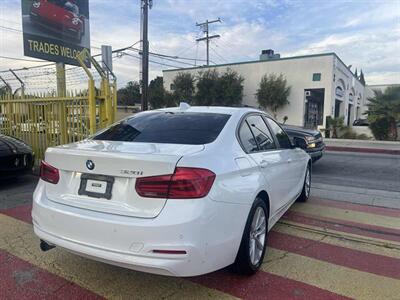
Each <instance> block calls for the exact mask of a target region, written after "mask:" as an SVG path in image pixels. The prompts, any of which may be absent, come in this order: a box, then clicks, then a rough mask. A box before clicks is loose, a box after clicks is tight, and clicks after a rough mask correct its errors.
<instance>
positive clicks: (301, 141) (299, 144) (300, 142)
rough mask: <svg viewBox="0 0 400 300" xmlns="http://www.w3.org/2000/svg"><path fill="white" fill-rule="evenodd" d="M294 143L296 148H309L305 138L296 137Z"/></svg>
mask: <svg viewBox="0 0 400 300" xmlns="http://www.w3.org/2000/svg"><path fill="white" fill-rule="evenodd" d="M293 144H294V146H295V147H296V148H301V149H303V150H304V149H307V143H306V141H305V140H304V139H303V138H299V137H294V138H293Z"/></svg>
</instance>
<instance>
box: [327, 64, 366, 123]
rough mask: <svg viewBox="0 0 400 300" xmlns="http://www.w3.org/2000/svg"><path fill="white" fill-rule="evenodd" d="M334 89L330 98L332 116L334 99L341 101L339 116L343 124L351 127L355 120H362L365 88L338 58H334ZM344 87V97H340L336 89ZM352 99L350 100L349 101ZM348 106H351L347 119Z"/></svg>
mask: <svg viewBox="0 0 400 300" xmlns="http://www.w3.org/2000/svg"><path fill="white" fill-rule="evenodd" d="M333 70H334V78H335V80H334V87H333V90H332V91H333V97H332V113H331V114H332V115H334V109H335V99H338V100H342V105H343V107H342V108H343V109H341V113H340V116H343V117H344V123H345V124H350V125H352V124H353V122H354V120H355V119H357V118H363V113H364V112H365V99H366V92H365V90H366V89H365V86H363V85H362V84H361V83H360V81H358V80H357V79H356V77H355V76H354V74H353V73H352V72H351V71H350V70H349V69H348V68H347V67H346V65H345V64H344V63H343V62H342V61H341V60H340V59H339V58H338V57H335V58H334V69H333ZM341 83H343V85H344V95H343V97H340V96H338V95H337V94H336V88H337V87H338V86H342V84H341ZM351 99H352V100H351ZM349 104H352V107H351V111H350V119H349V118H348V117H349Z"/></svg>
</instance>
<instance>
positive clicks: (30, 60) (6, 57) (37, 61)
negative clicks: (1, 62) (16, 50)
mask: <svg viewBox="0 0 400 300" xmlns="http://www.w3.org/2000/svg"><path fill="white" fill-rule="evenodd" d="M0 58H4V59H12V60H18V61H27V62H36V63H43V60H34V59H26V58H17V57H11V56H3V55H0Z"/></svg>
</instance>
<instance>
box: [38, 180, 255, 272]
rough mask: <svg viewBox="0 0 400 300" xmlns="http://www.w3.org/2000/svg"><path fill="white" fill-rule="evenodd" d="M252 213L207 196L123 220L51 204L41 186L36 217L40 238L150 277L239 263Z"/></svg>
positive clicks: (177, 202)
mask: <svg viewBox="0 0 400 300" xmlns="http://www.w3.org/2000/svg"><path fill="white" fill-rule="evenodd" d="M105 201H107V200H105ZM238 206H240V207H238ZM249 210H250V207H247V206H243V205H238V204H228V203H222V202H216V201H212V200H210V199H208V198H203V199H193V200H168V201H167V203H166V205H165V207H164V209H163V210H162V212H161V213H160V215H159V216H158V217H157V218H154V219H143V218H135V217H127V216H119V215H112V214H106V213H100V212H94V211H90V210H85V209H81V208H76V207H71V206H68V205H63V204H59V203H55V202H53V201H50V200H48V199H47V198H46V196H45V191H44V185H43V184H42V183H40V182H39V185H38V187H37V189H36V191H35V193H34V201H33V209H32V219H33V225H34V231H35V233H36V235H37V236H38V237H39V238H40V239H42V240H44V241H46V242H48V243H49V244H53V245H56V246H59V247H61V248H64V249H66V250H69V251H71V252H74V253H76V254H79V255H81V256H85V257H89V258H92V259H95V260H99V261H102V262H106V263H110V264H113V265H118V266H121V267H125V268H130V269H134V270H138V271H144V272H149V273H155V274H161V275H170V276H196V275H200V274H205V273H209V272H212V271H215V270H218V269H220V268H223V267H225V266H228V265H230V264H232V263H233V262H234V260H235V258H236V254H237V251H238V248H239V245H240V241H241V237H242V232H243V228H244V223H245V221H246V218H247V214H248V212H249ZM153 250H180V251H185V252H186V254H164V253H163V254H160V253H154V252H153Z"/></svg>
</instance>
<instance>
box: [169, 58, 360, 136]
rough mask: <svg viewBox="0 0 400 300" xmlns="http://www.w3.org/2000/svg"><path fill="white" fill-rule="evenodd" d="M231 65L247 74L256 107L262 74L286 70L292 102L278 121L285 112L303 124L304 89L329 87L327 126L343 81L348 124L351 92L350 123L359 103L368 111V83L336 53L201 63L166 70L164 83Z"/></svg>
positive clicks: (248, 99) (246, 97)
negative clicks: (180, 75)
mask: <svg viewBox="0 0 400 300" xmlns="http://www.w3.org/2000/svg"><path fill="white" fill-rule="evenodd" d="M227 68H230V69H232V70H234V71H237V72H238V73H239V74H240V75H242V76H243V77H244V78H245V80H244V83H243V104H246V105H251V106H255V107H258V106H259V105H258V103H257V99H256V92H257V89H258V85H259V83H260V81H261V77H262V76H263V75H264V74H273V73H274V74H278V75H279V74H283V75H284V76H285V78H286V80H287V82H288V85H289V86H291V93H290V96H289V101H290V104H289V105H288V106H286V107H285V108H283V109H282V110H280V111H278V112H277V119H278V121H282V120H283V117H284V116H288V118H289V119H288V121H287V123H288V124H292V125H298V126H303V125H304V111H305V102H304V100H305V97H304V90H306V89H320V88H323V89H325V94H324V116H323V122H324V124H323V126H319V128H324V127H325V121H326V116H334V110H335V99H336V98H337V96H336V95H335V90H336V87H337V86H338V85H339V83H340V82H343V86H344V95H343V98H342V100H343V104H342V108H341V115H343V116H344V117H345V124H347V116H348V105H349V103H350V102H349V101H350V100H349V98H350V93H352V94H353V101H352V104H353V107H352V110H353V111H352V112H351V120H350V124H352V122H353V121H354V119H356V117H357V107H359V112H360V114H362V113H363V112H364V111H365V98H366V97H365V87H364V86H363V85H362V84H361V83H360V82H359V81H358V80H357V79H356V78H355V76H354V75H353V74H352V72H351V71H350V70H349V69H348V68H347V67H346V65H345V64H344V63H343V62H342V61H341V60H340V59H339V58H338V57H337V56H336V55H335V54H333V53H327V54H320V55H309V56H299V57H289V58H282V59H277V60H268V61H253V62H244V63H236V64H229V65H220V66H211V67H208V68H207V67H198V68H189V69H179V70H165V71H163V76H164V87H165V89H166V90H170V85H171V83H172V81H173V79H174V78H175V76H176V75H177V74H178V73H179V72H189V73H191V74H193V75H195V76H197V75H198V73H199V72H200V71H205V70H207V69H216V70H217V71H218V72H220V73H223V72H225V71H226V70H227ZM313 73H321V81H313V80H312V77H313ZM358 98H359V99H358Z"/></svg>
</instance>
